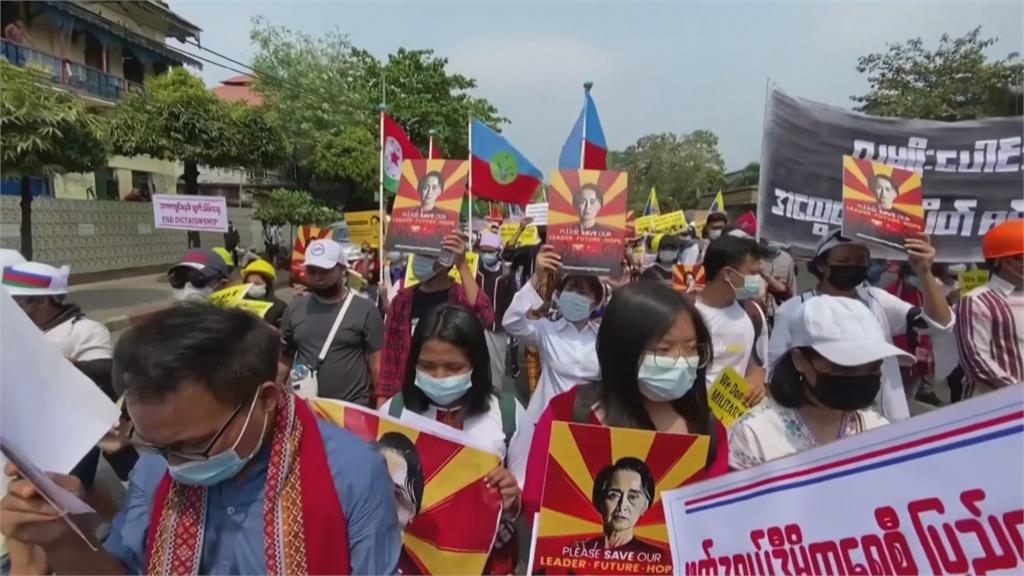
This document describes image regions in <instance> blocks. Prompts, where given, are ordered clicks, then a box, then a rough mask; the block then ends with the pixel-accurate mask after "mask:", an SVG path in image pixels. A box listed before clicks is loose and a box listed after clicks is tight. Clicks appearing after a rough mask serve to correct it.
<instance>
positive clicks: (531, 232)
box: [499, 222, 540, 248]
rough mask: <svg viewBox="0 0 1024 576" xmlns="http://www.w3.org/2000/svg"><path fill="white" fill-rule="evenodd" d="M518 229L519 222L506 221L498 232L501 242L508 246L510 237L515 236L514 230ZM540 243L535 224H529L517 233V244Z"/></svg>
mask: <svg viewBox="0 0 1024 576" xmlns="http://www.w3.org/2000/svg"><path fill="white" fill-rule="evenodd" d="M518 230H519V222H506V223H505V224H502V225H501V228H500V230H499V232H500V233H501V243H502V244H504V245H505V246H509V247H510V248H514V246H511V244H512V239H513V238H515V236H516V232H517V231H518ZM537 244H540V235H538V234H537V226H536V224H530V225H529V226H527V227H526V228H524V229H523V233H522V234H520V235H519V244H518V245H519V246H536V245H537Z"/></svg>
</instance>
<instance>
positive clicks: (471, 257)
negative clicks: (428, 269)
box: [405, 252, 480, 288]
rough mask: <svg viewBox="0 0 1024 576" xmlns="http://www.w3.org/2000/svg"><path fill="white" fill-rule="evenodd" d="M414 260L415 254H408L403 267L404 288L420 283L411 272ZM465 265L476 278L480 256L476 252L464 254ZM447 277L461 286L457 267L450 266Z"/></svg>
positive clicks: (460, 277) (460, 276)
mask: <svg viewBox="0 0 1024 576" xmlns="http://www.w3.org/2000/svg"><path fill="white" fill-rule="evenodd" d="M415 258H416V255H415V254H409V261H408V263H407V264H406V266H405V287H406V288H409V287H411V286H415V285H417V284H419V283H420V279H419V278H417V277H416V274H414V273H413V270H412V263H413V260H415ZM466 263H467V264H469V270H470V271H471V272H472V273H473V276H476V271H477V267H478V266H479V265H480V255H479V254H477V253H476V252H466ZM448 276H449V277H450V278H451V279H452V280H455V281H456V282H458V283H459V284H462V275H461V274H459V268H458V267H457V266H452V268H451V270H449V271H448Z"/></svg>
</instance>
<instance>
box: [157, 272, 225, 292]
mask: <svg viewBox="0 0 1024 576" xmlns="http://www.w3.org/2000/svg"><path fill="white" fill-rule="evenodd" d="M167 280H168V282H170V284H171V288H174V289H175V290H180V289H182V288H184V287H185V283H186V282H187V283H189V284H191V285H193V286H195V287H196V288H206V286H207V285H209V284H212V283H213V282H214V281H215V280H216V276H215V275H213V274H205V273H204V272H203V271H202V270H196V269H195V268H176V269H175V270H173V271H172V272H171V273H170V274H169V275H168V277H167Z"/></svg>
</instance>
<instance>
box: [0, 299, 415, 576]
mask: <svg viewBox="0 0 1024 576" xmlns="http://www.w3.org/2000/svg"><path fill="white" fill-rule="evenodd" d="M279 345H280V343H279V340H278V337H277V336H276V335H275V334H274V333H273V331H272V330H271V329H270V328H269V327H268V326H266V325H265V323H264V322H263V321H262V320H260V319H259V318H258V317H256V316H255V315H253V314H250V313H248V312H245V311H243V310H238V309H220V308H214V307H212V306H208V305H204V304H186V305H180V306H176V307H174V308H171V309H168V310H165V311H162V312H158V313H157V314H156V315H155V316H153V317H152V318H151V319H150V320H149V321H147V322H146V323H143V324H141V325H138V326H135V327H133V328H131V329H130V330H129V331H128V332H126V333H125V334H124V336H123V337H122V338H121V340H120V341H119V342H118V345H117V347H116V349H115V351H114V386H115V388H116V389H117V390H118V392H123V393H124V395H125V403H126V407H127V410H128V413H129V414H130V416H131V420H132V422H133V423H134V428H133V429H132V430H131V431H130V432H129V441H130V442H131V443H132V444H133V445H134V446H135V447H136V448H137V449H138V450H139V451H140V452H141V453H142V456H141V457H140V459H139V462H138V464H137V465H136V467H135V469H134V470H133V472H132V475H131V479H130V484H129V487H128V498H127V503H126V505H125V507H124V508H123V509H122V510H121V511H120V512H119V513H118V515H117V516H116V517H115V519H114V522H113V527H112V530H111V533H110V536H109V537H108V538H107V540H106V542H105V543H104V544H103V546H102V548H101V549H100V550H99V551H92V550H91V549H90V548H89V546H88V544H86V542H85V541H84V540H82V539H79V538H78V537H77V536H76V535H75V533H74V532H73V531H72V529H71V528H70V527H69V526H68V525H67V524H65V522H64V520H63V519H62V518H61V517H60V516H59V515H58V512H57V510H56V509H54V508H53V507H52V506H51V505H50V504H48V503H47V502H46V501H45V500H43V499H42V498H41V497H40V496H39V494H38V493H37V492H36V491H35V490H34V489H33V488H32V486H31V485H30V484H29V483H28V482H27V481H25V480H22V479H20V478H17V479H15V480H14V481H13V482H12V483H11V485H10V488H9V492H8V495H7V496H6V497H5V498H4V499H3V500H2V501H0V529H2V531H3V533H4V534H5V535H6V536H7V537H8V538H11V539H12V540H18V541H21V542H24V543H27V544H31V545H36V546H40V547H41V548H42V549H43V551H44V552H45V553H46V556H47V558H48V560H49V562H50V568H51V570H52V571H53V572H55V573H57V574H67V573H74V574H129V573H130V574H142V573H146V574H172V573H173V574H281V575H284V574H314V573H315V574H393V573H395V571H396V566H397V561H398V555H399V551H400V548H401V534H400V531H399V528H398V523H397V517H398V515H397V512H396V510H395V499H394V495H393V489H392V484H391V479H390V476H389V475H388V471H387V468H386V466H385V463H384V460H383V458H382V457H381V455H380V453H379V452H377V451H376V450H374V449H373V448H372V447H371V446H370V445H368V444H366V443H365V442H363V441H362V440H360V439H358V438H357V437H355V436H354V435H352V434H351V433H349V432H348V431H346V430H344V429H342V428H340V427H336V426H333V425H331V424H329V423H326V422H325V421H321V420H318V419H316V417H315V416H314V415H313V413H312V411H311V410H310V409H309V407H308V406H307V405H306V404H305V403H304V402H303V401H301V400H300V399H298V398H297V397H296V396H295V395H294V394H292V393H290V392H288V391H286V390H283V389H282V388H281V387H280V386H278V385H276V384H275V383H274V379H275V375H276V373H277V357H278V348H279ZM7 472H8V473H14V474H16V470H14V469H13V468H11V467H8V470H7ZM51 476H52V477H53V479H54V480H55V481H56V482H57V483H58V484H60V485H61V486H63V487H64V488H65V489H68V490H70V491H72V492H74V493H78V494H80V493H81V485H80V483H79V482H78V481H77V480H76V479H75V478H73V477H70V476H65V475H60V474H52V475H51Z"/></svg>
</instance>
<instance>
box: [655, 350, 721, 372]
mask: <svg viewBox="0 0 1024 576" xmlns="http://www.w3.org/2000/svg"><path fill="white" fill-rule="evenodd" d="M648 354H651V355H652V356H654V365H655V366H657V367H658V368H671V367H673V366H675V365H676V363H677V362H678V361H679V359H680V358H683V359H685V360H686V362H687V364H690V367H691V368H697V369H700V368H704V367H706V366H707V365H708V362H709V361H710V360H711V346H709V345H708V344H694V345H692V346H687V347H686V348H685V349H684V348H673V349H672V350H650V351H648ZM694 356H696V357H697V365H696V366H694V365H692V364H691V363H690V360H689V359H690V358H693V357H694Z"/></svg>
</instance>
